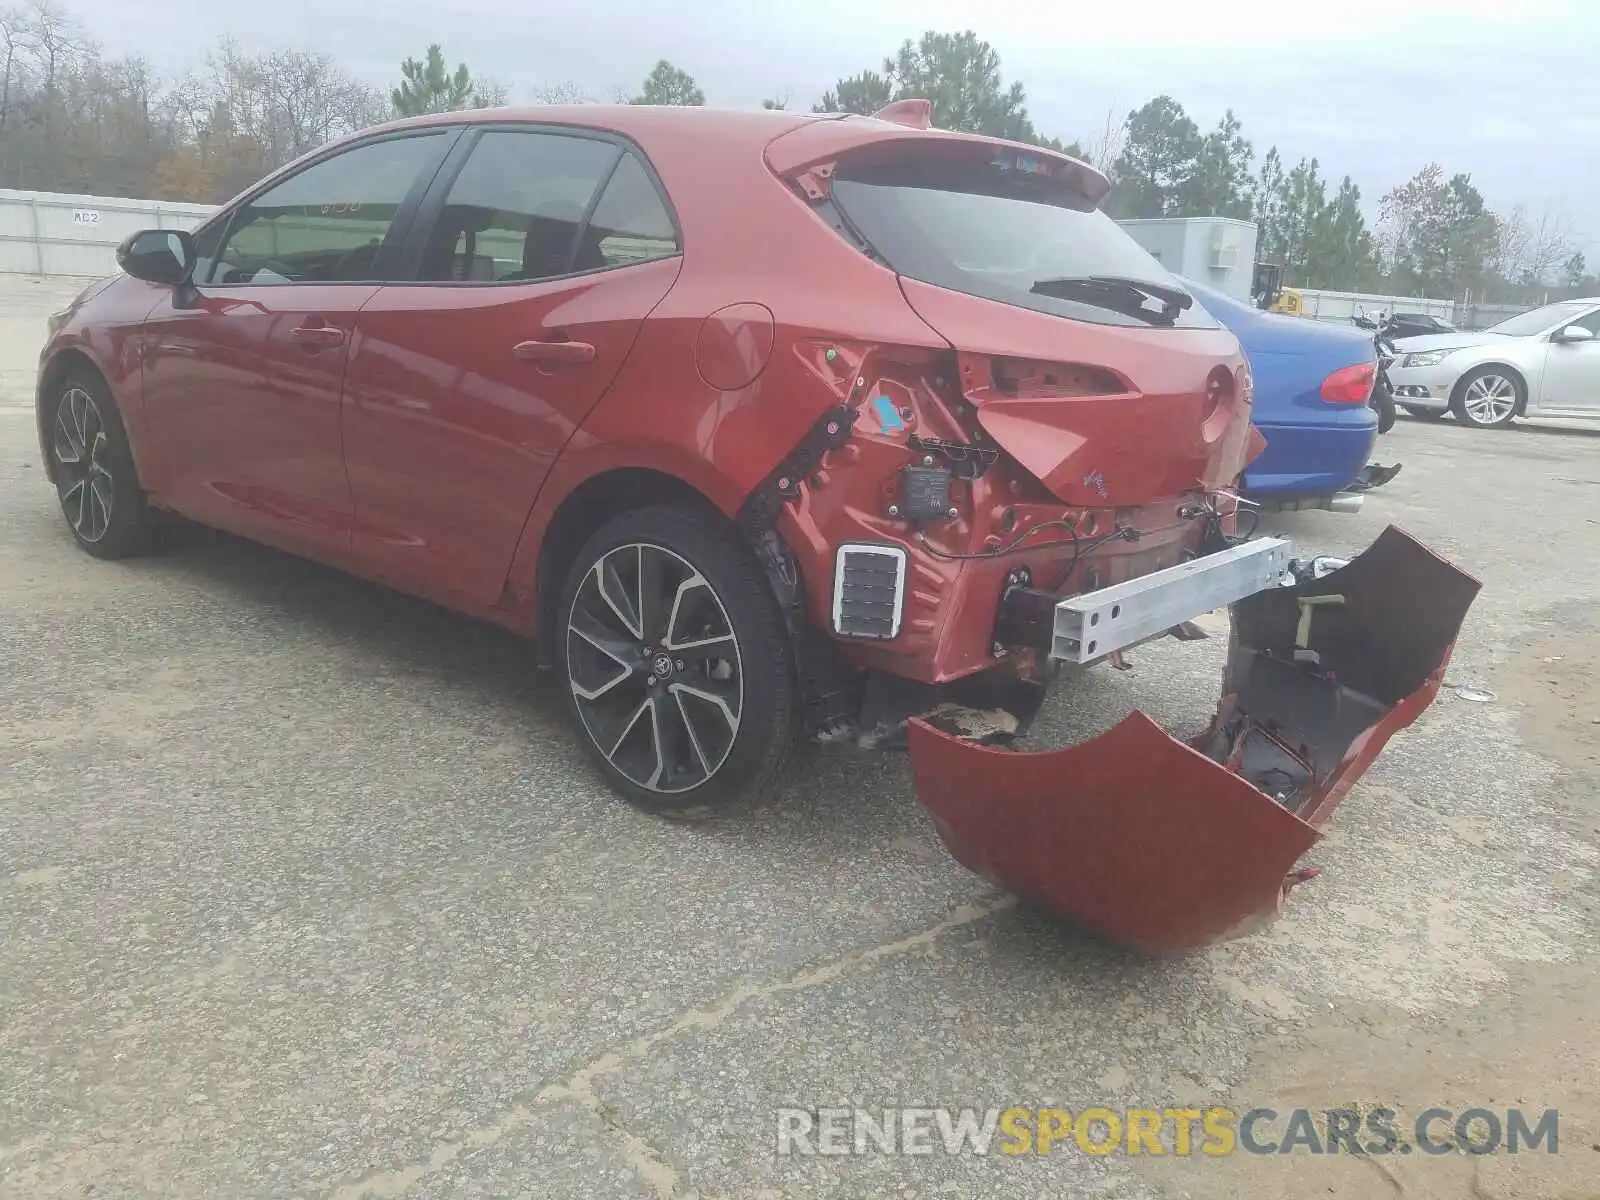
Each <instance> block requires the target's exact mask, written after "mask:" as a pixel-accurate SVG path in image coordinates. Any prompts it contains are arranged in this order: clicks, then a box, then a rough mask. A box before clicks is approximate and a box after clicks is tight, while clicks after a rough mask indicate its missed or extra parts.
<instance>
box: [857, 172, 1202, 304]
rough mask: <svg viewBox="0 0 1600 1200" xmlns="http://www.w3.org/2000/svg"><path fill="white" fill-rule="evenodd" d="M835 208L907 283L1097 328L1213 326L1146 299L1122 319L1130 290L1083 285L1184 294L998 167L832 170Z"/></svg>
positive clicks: (1093, 218) (1054, 191)
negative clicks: (1141, 285)
mask: <svg viewBox="0 0 1600 1200" xmlns="http://www.w3.org/2000/svg"><path fill="white" fill-rule="evenodd" d="M833 199H834V202H835V204H837V205H838V207H839V210H840V212H841V213H842V214H843V215H844V217H845V218H846V220H848V222H849V223H850V225H851V226H852V227H853V228H854V230H855V232H856V233H858V234H859V235H860V236H861V237H862V238H863V239H865V241H866V242H867V243H868V245H869V246H870V248H871V249H872V251H873V252H874V253H876V254H877V255H878V256H879V257H880V258H882V259H883V261H884V262H885V263H886V264H887V265H888V266H889V267H890V268H891V269H893V270H894V271H896V272H898V273H899V274H901V275H906V276H909V277H910V278H912V279H920V280H922V281H923V282H924V283H931V284H936V285H937V286H939V287H943V288H949V289H951V290H952V291H957V292H965V293H967V294H968V295H973V296H982V297H984V298H985V299H988V300H998V301H1000V302H1002V303H1004V304H1014V305H1017V306H1019V307H1022V308H1031V309H1034V310H1036V311H1038V312H1044V313H1051V314H1053V315H1055V316H1060V317H1069V318H1071V319H1073V320H1076V321H1090V322H1094V323H1096V324H1101V325H1132V326H1156V327H1164V326H1165V327H1171V326H1176V327H1178V328H1190V329H1193V328H1205V329H1215V328H1216V327H1217V323H1216V321H1215V320H1214V319H1213V318H1212V317H1211V316H1210V315H1209V314H1208V313H1207V312H1206V311H1205V309H1204V308H1202V307H1201V305H1200V304H1199V302H1198V301H1196V302H1194V303H1193V304H1192V305H1190V307H1188V308H1187V309H1184V310H1182V311H1176V310H1175V309H1173V308H1171V307H1168V306H1165V305H1164V304H1163V302H1162V301H1161V300H1160V299H1159V298H1156V297H1151V298H1150V300H1149V301H1148V309H1149V313H1148V314H1146V313H1141V312H1130V311H1128V309H1130V308H1138V307H1139V303H1140V297H1139V295H1138V293H1137V289H1136V288H1127V287H1122V288H1117V287H1110V286H1102V285H1096V284H1091V283H1088V282H1087V281H1090V280H1096V279H1101V280H1105V279H1110V280H1122V281H1134V282H1138V281H1143V282H1146V283H1149V284H1151V285H1153V286H1155V287H1157V288H1160V289H1163V290H1167V291H1170V290H1171V289H1182V287H1183V285H1182V284H1181V283H1180V282H1179V281H1178V280H1177V279H1175V278H1174V277H1173V276H1172V275H1171V273H1169V272H1168V271H1167V270H1166V269H1165V268H1164V267H1162V265H1161V264H1160V263H1158V262H1157V261H1156V260H1155V259H1154V258H1152V257H1151V256H1150V255H1149V254H1147V253H1146V252H1145V251H1144V250H1143V249H1142V248H1141V247H1140V246H1139V245H1138V243H1136V242H1135V241H1134V240H1133V239H1132V238H1131V237H1129V236H1128V235H1127V233H1126V232H1124V231H1123V229H1122V228H1121V227H1120V226H1118V225H1117V223H1116V222H1115V221H1113V220H1112V219H1111V218H1110V217H1108V216H1106V215H1105V214H1104V213H1103V212H1100V211H1099V210H1098V209H1095V208H1093V207H1091V206H1090V205H1089V202H1088V201H1087V200H1085V199H1083V198H1082V197H1081V196H1078V195H1075V194H1073V193H1072V192H1070V191H1066V190H1064V189H1063V188H1062V187H1061V186H1060V184H1059V183H1057V182H1055V181H1052V180H1048V179H1046V178H1044V177H1043V176H1039V175H1033V174H1030V173H1028V172H1026V171H1022V170H1018V169H1017V168H1016V165H1015V163H1014V162H1012V161H1008V160H1006V159H1004V158H1001V159H997V160H996V161H995V162H994V163H992V164H986V165H981V166H977V165H973V164H971V163H964V164H955V163H943V162H938V163H926V162H918V163H906V162H903V161H902V162H897V163H891V164H870V165H856V166H842V167H841V169H840V170H839V172H838V174H837V175H836V176H835V178H834V183H833ZM1064 281H1076V282H1064ZM1041 289H1044V290H1048V291H1050V292H1053V293H1055V294H1050V295H1046V294H1042V291H1041ZM1164 307H1166V315H1165V316H1160V315H1159V314H1160V313H1161V310H1162V309H1163V308H1164Z"/></svg>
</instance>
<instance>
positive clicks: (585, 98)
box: [528, 79, 594, 104]
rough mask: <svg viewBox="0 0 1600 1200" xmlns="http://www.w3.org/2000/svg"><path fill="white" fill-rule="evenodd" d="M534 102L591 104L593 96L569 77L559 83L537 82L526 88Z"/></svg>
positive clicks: (529, 97)
mask: <svg viewBox="0 0 1600 1200" xmlns="http://www.w3.org/2000/svg"><path fill="white" fill-rule="evenodd" d="M528 99H529V100H530V101H531V102H532V103H534V104H593V103H594V97H593V96H591V95H589V93H588V92H586V91H584V89H583V88H582V87H580V86H579V85H578V84H577V83H575V82H574V81H572V80H570V79H563V80H561V81H560V82H559V83H537V84H534V85H533V86H532V87H530V88H529V89H528Z"/></svg>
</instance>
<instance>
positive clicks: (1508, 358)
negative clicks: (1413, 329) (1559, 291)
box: [1388, 296, 1600, 429]
mask: <svg viewBox="0 0 1600 1200" xmlns="http://www.w3.org/2000/svg"><path fill="white" fill-rule="evenodd" d="M1394 349H1395V359H1394V361H1393V362H1392V363H1390V364H1389V371H1388V374H1389V384H1390V386H1391V387H1392V388H1393V389H1394V398H1395V401H1396V402H1397V403H1398V404H1399V405H1400V407H1401V408H1403V409H1405V410H1406V411H1407V412H1408V413H1411V414H1412V415H1414V416H1418V417H1442V416H1443V415H1444V414H1445V413H1447V412H1453V413H1455V415H1456V418H1457V419H1458V420H1460V421H1463V422H1465V423H1466V424H1468V425H1477V426H1481V427H1482V428H1485V429H1493V428H1497V427H1499V426H1502V425H1509V424H1511V422H1512V420H1514V419H1515V418H1516V417H1519V416H1528V417H1577V418H1581V419H1587V420H1600V297H1596V296H1590V297H1588V298H1586V299H1582V300H1562V301H1561V302H1559V303H1557V304H1547V305H1545V306H1544V307H1543V308H1536V309H1534V310H1533V311H1531V312H1525V313H1520V314H1518V315H1517V316H1515V317H1512V318H1510V319H1509V320H1505V321H1501V322H1500V324H1498V325H1493V326H1490V327H1489V328H1488V329H1484V330H1481V331H1479V332H1477V333H1461V332H1457V333H1439V334H1432V335H1429V336H1427V337H1409V338H1400V339H1398V340H1397V341H1395V343H1394Z"/></svg>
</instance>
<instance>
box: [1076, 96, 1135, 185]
mask: <svg viewBox="0 0 1600 1200" xmlns="http://www.w3.org/2000/svg"><path fill="white" fill-rule="evenodd" d="M1127 142H1128V118H1127V115H1126V114H1125V113H1123V112H1122V110H1121V109H1119V108H1118V107H1117V104H1116V101H1115V100H1113V101H1112V102H1111V106H1110V107H1109V108H1107V109H1106V119H1105V122H1104V124H1103V125H1102V126H1101V128H1100V130H1099V131H1098V132H1097V133H1095V134H1094V135H1093V136H1091V137H1089V138H1086V139H1085V140H1084V142H1083V147H1084V155H1085V157H1086V158H1088V160H1089V163H1090V165H1092V166H1094V167H1098V168H1099V169H1100V170H1102V171H1109V170H1110V169H1111V164H1112V163H1114V162H1116V161H1117V158H1118V156H1120V155H1121V154H1122V148H1123V147H1124V146H1125V145H1127Z"/></svg>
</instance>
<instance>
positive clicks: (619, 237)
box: [578, 154, 681, 271]
mask: <svg viewBox="0 0 1600 1200" xmlns="http://www.w3.org/2000/svg"><path fill="white" fill-rule="evenodd" d="M583 242H584V244H583V247H582V248H581V249H580V251H579V253H578V269H579V270H580V271H583V270H592V269H594V268H596V267H619V266H622V265H624V264H625V263H635V262H648V261H649V260H651V259H653V258H670V257H671V256H672V255H674V254H677V253H678V252H679V250H680V249H681V247H680V246H679V245H678V234H677V231H676V230H674V229H673V227H672V217H671V215H670V214H669V213H668V212H667V210H666V206H665V205H663V204H662V203H661V196H660V194H659V193H658V192H657V191H656V189H655V185H654V184H653V183H651V182H650V176H648V175H647V174H645V170H644V167H643V166H642V165H640V162H639V160H638V159H637V158H635V157H634V156H633V155H632V154H627V155H624V156H623V159H622V161H621V162H620V163H618V164H617V169H616V171H615V173H613V174H612V176H611V182H610V183H608V184H606V190H605V195H603V196H601V197H600V203H599V204H597V205H596V206H595V210H594V216H593V217H591V218H590V219H589V228H588V229H587V230H586V231H585V234H584V239H583Z"/></svg>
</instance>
